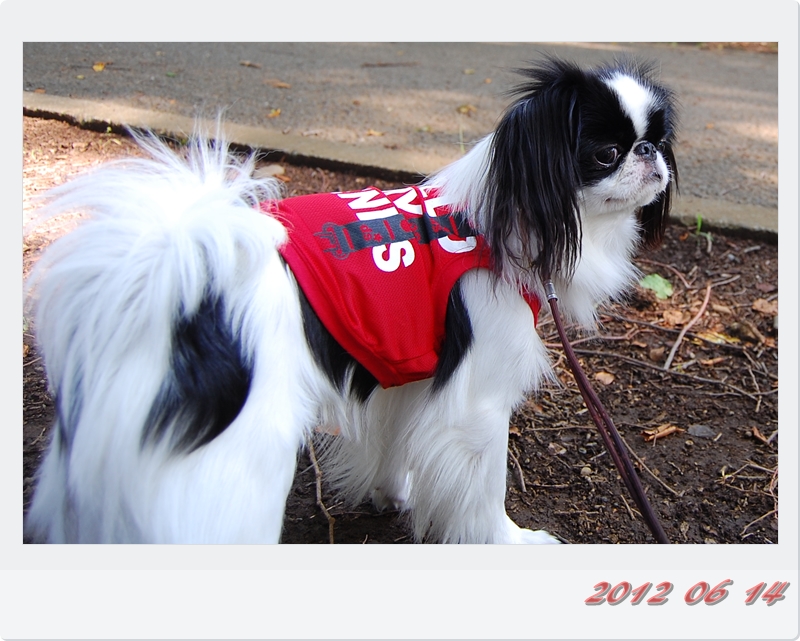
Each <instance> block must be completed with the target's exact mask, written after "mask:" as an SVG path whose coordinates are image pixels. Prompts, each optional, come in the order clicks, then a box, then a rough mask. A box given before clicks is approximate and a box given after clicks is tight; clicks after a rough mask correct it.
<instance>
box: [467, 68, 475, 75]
mask: <svg viewBox="0 0 800 641" xmlns="http://www.w3.org/2000/svg"><path fill="white" fill-rule="evenodd" d="M474 73H475V70H474V69H464V75H465V76H471V75H472V74H474Z"/></svg>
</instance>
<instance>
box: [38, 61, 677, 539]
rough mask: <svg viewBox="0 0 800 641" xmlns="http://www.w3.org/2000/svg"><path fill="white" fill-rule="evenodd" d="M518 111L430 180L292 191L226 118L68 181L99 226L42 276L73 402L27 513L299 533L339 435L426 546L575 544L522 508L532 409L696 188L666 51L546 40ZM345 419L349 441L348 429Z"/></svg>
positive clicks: (55, 433) (59, 200) (48, 518)
mask: <svg viewBox="0 0 800 641" xmlns="http://www.w3.org/2000/svg"><path fill="white" fill-rule="evenodd" d="M519 73H520V74H521V76H522V80H521V81H520V84H519V86H517V87H516V88H515V89H514V90H512V92H511V96H512V97H513V100H512V102H511V104H510V106H509V107H508V109H507V110H506V112H505V113H504V115H503V116H502V117H501V119H500V120H499V124H498V125H497V127H496V129H495V130H494V131H493V132H492V133H490V134H489V135H487V136H486V137H485V138H483V139H482V140H480V141H478V142H477V143H476V144H475V145H474V146H473V147H472V148H471V149H470V150H469V151H468V152H467V153H466V154H465V155H464V156H463V157H462V158H460V159H458V160H456V161H455V162H453V163H452V164H450V165H449V166H447V167H445V168H444V169H442V170H441V171H439V172H438V173H436V174H434V175H432V176H430V177H428V178H427V179H426V180H425V181H424V182H422V183H421V184H419V185H415V186H410V187H409V186H406V187H403V188H400V189H397V190H389V191H380V190H378V189H374V188H369V189H365V190H362V191H357V192H350V193H335V194H322V195H319V196H303V197H298V198H289V199H282V198H281V190H280V186H279V183H278V182H277V181H275V180H274V179H266V180H263V179H256V178H253V177H252V172H253V168H254V158H253V157H252V156H251V157H248V158H241V157H239V156H236V155H234V154H232V153H231V152H230V151H229V149H228V147H227V146H226V144H225V143H224V141H220V140H217V141H216V142H210V141H208V140H207V139H204V138H203V137H199V138H197V139H195V140H194V141H193V142H191V143H190V144H189V149H188V154H187V157H184V156H183V155H179V154H177V153H176V152H173V151H172V150H171V149H170V148H169V147H168V146H167V145H166V144H165V143H162V142H160V141H159V140H158V139H157V138H156V137H155V136H151V135H146V134H141V135H139V142H140V144H141V145H142V146H143V147H144V148H145V149H146V150H147V151H148V152H149V154H150V155H151V158H149V159H132V160H126V161H121V162H119V163H112V164H111V165H109V166H106V167H103V168H101V169H100V170H99V171H97V172H95V173H92V174H89V175H87V176H84V177H80V178H78V179H76V180H74V181H72V182H69V183H67V184H66V185H63V186H61V187H59V188H56V190H55V191H54V192H53V193H52V194H51V196H50V200H49V202H48V203H47V204H46V206H45V208H46V210H47V211H48V212H49V213H59V212H65V211H69V210H78V211H80V212H82V213H84V214H85V215H86V217H85V220H84V221H83V222H82V223H81V224H80V225H79V226H78V227H77V228H76V229H75V230H74V231H72V232H71V233H69V234H67V235H66V236H64V237H62V238H61V239H59V240H57V241H56V242H55V243H54V244H53V245H52V246H51V247H50V248H48V250H47V251H46V252H45V254H44V256H43V257H42V258H41V260H40V261H39V264H38V266H37V268H36V270H35V273H34V275H33V277H32V281H31V284H30V292H31V296H32V300H33V302H34V306H35V328H36V333H37V341H38V345H39V347H40V351H41V354H42V355H43V359H44V362H45V366H46V371H47V374H48V380H49V384H50V388H51V390H52V393H53V397H54V401H55V409H56V418H55V424H54V427H53V430H52V440H51V443H50V445H49V450H48V452H47V455H46V458H45V460H44V462H43V464H42V467H41V469H40V471H39V473H38V484H37V489H36V491H35V496H34V499H33V502H32V505H31V507H30V510H29V513H28V515H27V519H26V533H27V535H28V536H29V537H31V539H33V540H36V541H42V542H50V543H66V542H73V543H111V542H118V543H277V542H279V541H280V537H281V531H282V524H283V513H284V509H285V505H286V499H287V495H288V494H289V491H290V488H291V485H292V481H293V477H294V474H295V468H296V464H297V458H298V453H299V452H300V451H301V450H302V449H303V447H304V446H305V444H306V443H307V439H309V438H312V437H314V438H321V439H323V440H324V441H325V442H326V443H325V445H324V456H323V459H324V465H325V469H326V477H327V478H329V479H331V483H332V485H333V487H334V488H335V489H336V490H337V491H339V492H340V493H341V494H342V496H344V497H347V499H348V500H350V501H352V502H354V503H358V502H360V501H363V500H366V499H367V498H370V499H371V500H372V502H373V503H374V505H375V506H376V507H377V508H379V509H387V508H391V509H398V510H401V511H403V512H404V513H407V514H408V515H409V523H410V527H411V528H412V530H413V534H414V537H415V539H416V540H417V541H425V542H443V543H535V544H536V543H558V542H559V541H558V539H557V538H555V537H554V536H552V535H550V534H549V533H548V532H546V531H544V530H536V531H534V530H530V529H525V528H521V527H519V526H518V525H517V524H515V523H514V522H513V521H512V520H511V519H510V518H509V517H508V516H507V514H506V511H505V506H504V501H505V494H506V476H507V458H506V457H507V444H508V424H509V418H510V416H511V413H512V412H513V410H514V408H515V407H516V406H518V405H519V404H520V403H521V402H522V401H523V400H524V399H525V398H526V395H528V394H530V393H531V392H533V391H535V390H536V389H537V388H538V387H540V386H541V385H542V384H543V383H544V382H546V381H547V379H548V378H549V377H550V376H551V365H550V361H549V358H548V353H547V350H546V348H545V346H544V344H543V342H542V340H541V338H540V337H539V335H538V334H537V332H536V329H535V324H536V321H537V317H538V314H539V313H540V308H541V306H542V304H541V301H545V300H546V299H545V289H544V286H545V283H547V282H550V281H552V283H553V284H554V286H555V289H556V291H557V293H558V295H559V301H560V307H561V309H562V312H563V313H564V314H565V316H566V317H567V318H568V319H570V320H571V321H573V322H576V323H580V324H582V325H584V326H589V327H591V326H592V325H593V323H595V319H596V309H597V306H598V305H599V304H602V303H604V302H607V301H609V300H612V299H616V298H619V297H620V296H622V295H623V294H624V293H625V291H626V290H627V289H628V288H629V287H630V286H631V284H632V283H633V282H635V279H636V276H637V270H636V268H635V267H634V265H633V263H632V258H633V256H634V254H635V252H637V251H638V250H639V249H640V248H642V247H652V246H656V245H657V244H658V243H659V242H660V240H661V238H662V236H663V234H664V230H665V226H666V224H667V218H668V213H669V210H670V206H671V202H672V200H673V197H674V192H675V190H676V188H677V179H678V173H677V165H676V162H675V156H674V151H673V148H674V145H675V135H676V133H675V132H676V126H677V118H676V100H675V97H674V95H673V94H672V92H671V91H670V90H669V89H667V88H666V87H665V86H663V85H662V84H660V83H659V82H658V81H657V80H656V79H655V78H654V72H653V67H652V66H650V65H647V64H642V63H638V62H635V61H630V60H629V61H615V62H613V63H610V64H606V65H602V66H598V67H595V68H581V67H579V66H577V65H575V64H573V63H571V62H567V61H564V60H560V59H556V58H547V59H544V60H543V61H541V62H538V63H535V64H531V65H529V66H527V67H525V68H524V69H521V70H519ZM332 432H336V436H330V434H329V433H332Z"/></svg>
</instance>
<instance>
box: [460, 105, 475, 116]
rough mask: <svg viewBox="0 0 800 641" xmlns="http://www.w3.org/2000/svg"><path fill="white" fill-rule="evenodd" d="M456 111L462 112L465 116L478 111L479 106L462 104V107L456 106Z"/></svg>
mask: <svg viewBox="0 0 800 641" xmlns="http://www.w3.org/2000/svg"><path fill="white" fill-rule="evenodd" d="M456 111H457V112H458V113H460V114H464V115H465V116H470V115H472V114H474V113H476V112H477V111H478V108H477V107H475V106H474V105H461V106H460V107H456Z"/></svg>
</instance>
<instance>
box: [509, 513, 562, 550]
mask: <svg viewBox="0 0 800 641" xmlns="http://www.w3.org/2000/svg"><path fill="white" fill-rule="evenodd" d="M506 537H507V540H506V541H504V542H505V543H520V544H523V545H553V544H556V545H557V544H559V543H561V541H559V540H558V539H557V538H556V537H554V536H553V535H552V534H550V533H549V532H546V531H544V530H529V529H527V528H522V527H519V526H518V525H517V524H516V523H514V521H512V520H511V519H510V518H508V516H506Z"/></svg>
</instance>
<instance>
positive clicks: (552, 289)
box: [544, 280, 558, 301]
mask: <svg viewBox="0 0 800 641" xmlns="http://www.w3.org/2000/svg"><path fill="white" fill-rule="evenodd" d="M544 292H545V294H547V300H548V301H551V300H558V294H556V286H555V285H553V281H552V280H548V281H547V282H546V283H545V284H544Z"/></svg>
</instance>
